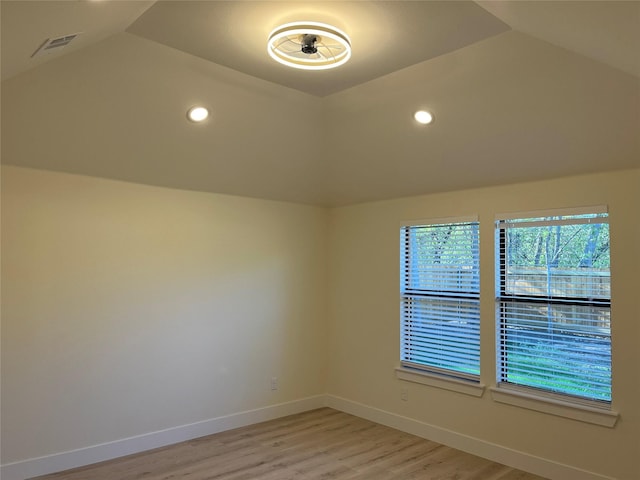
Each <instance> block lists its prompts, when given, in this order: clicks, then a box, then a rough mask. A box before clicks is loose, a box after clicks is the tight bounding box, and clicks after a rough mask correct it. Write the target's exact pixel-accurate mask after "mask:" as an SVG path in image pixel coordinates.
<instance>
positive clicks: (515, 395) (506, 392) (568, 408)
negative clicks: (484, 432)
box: [490, 386, 620, 428]
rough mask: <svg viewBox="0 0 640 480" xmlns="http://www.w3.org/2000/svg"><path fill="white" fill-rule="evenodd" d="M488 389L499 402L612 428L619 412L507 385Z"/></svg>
mask: <svg viewBox="0 0 640 480" xmlns="http://www.w3.org/2000/svg"><path fill="white" fill-rule="evenodd" d="M490 390H491V397H492V398H493V400H494V401H496V402H499V403H505V404H508V405H514V406H516V407H522V408H528V409H529V410H535V411H537V412H542V413H548V414H550V415H556V416H559V417H565V418H571V419H573V420H578V421H580V422H585V423H592V424H594V425H601V426H603V427H609V428H613V427H614V426H615V424H616V421H617V420H618V417H619V416H620V414H619V413H617V412H614V411H611V410H605V409H602V408H597V407H590V406H588V405H580V404H577V403H572V402H569V401H562V400H556V399H552V398H546V397H543V396H540V395H535V394H532V393H528V392H522V391H519V390H516V389H512V388H509V387H499V386H498V387H491V388H490Z"/></svg>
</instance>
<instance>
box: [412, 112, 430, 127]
mask: <svg viewBox="0 0 640 480" xmlns="http://www.w3.org/2000/svg"><path fill="white" fill-rule="evenodd" d="M413 118H415V119H416V122H418V123H421V124H422V125H428V124H429V123H431V122H433V115H432V114H431V113H429V112H427V111H426V110H418V111H417V112H416V113H414V114H413Z"/></svg>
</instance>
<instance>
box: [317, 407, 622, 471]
mask: <svg viewBox="0 0 640 480" xmlns="http://www.w3.org/2000/svg"><path fill="white" fill-rule="evenodd" d="M325 405H326V406H327V407H331V408H334V409H336V410H340V411H342V412H345V413H349V414H351V415H355V416H357V417H361V418H365V419H367V420H371V421H372V422H376V423H379V424H381V425H386V426H388V427H392V428H395V429H397V430H401V431H403V432H406V433H411V434H412V435H416V436H418V437H422V438H426V439H428V440H431V441H433V442H436V443H441V444H443V445H447V446H449V447H452V448H455V449H457V450H462V451H464V452H468V453H471V454H473V455H477V456H479V457H483V458H487V459H489V460H492V461H494V462H498V463H501V464H503V465H508V466H510V467H513V468H517V469H519V470H524V471H526V472H530V473H534V474H536V475H540V476H542V477H545V478H550V479H554V480H615V479H614V478H612V477H607V476H603V475H600V474H597V473H593V472H588V471H585V470H581V469H579V468H576V467H572V466H570V465H565V464H562V463H557V462H554V461H552V460H548V459H545V458H541V457H536V456H534V455H530V454H528V453H523V452H520V451H517V450H512V449H510V448H507V447H504V446H501V445H496V444H494V443H490V442H486V441H484V440H480V439H478V438H474V437H469V436H467V435H462V434H460V433H456V432H454V431H451V430H446V429H444V428H440V427H436V426H434V425H429V424H427V423H423V422H420V421H418V420H414V419H412V418H408V417H404V416H402V415H398V414H395V413H391V412H387V411H385V410H380V409H378V408H375V407H371V406H369V405H364V404H362V403H357V402H353V401H351V400H347V399H345V398H341V397H336V396H334V395H327V396H326V402H325Z"/></svg>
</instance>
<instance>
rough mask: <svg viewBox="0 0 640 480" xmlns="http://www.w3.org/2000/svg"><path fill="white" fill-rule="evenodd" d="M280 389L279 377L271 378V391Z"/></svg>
mask: <svg viewBox="0 0 640 480" xmlns="http://www.w3.org/2000/svg"><path fill="white" fill-rule="evenodd" d="M277 389H278V377H271V390H277Z"/></svg>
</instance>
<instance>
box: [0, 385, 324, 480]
mask: <svg viewBox="0 0 640 480" xmlns="http://www.w3.org/2000/svg"><path fill="white" fill-rule="evenodd" d="M325 398H326V397H325V396H324V395H318V396H315V397H308V398H303V399H301V400H295V401H292V402H287V403H280V404H278V405H271V406H268V407H263V408H258V409H255V410H249V411H245V412H240V413H234V414H232V415H226V416H223V417H217V418H212V419H209V420H204V421H202V422H197V423H192V424H189V425H182V426H179V427H174V428H169V429H166V430H161V431H157V432H151V433H147V434H144V435H139V436H136V437H130V438H124V439H122V440H116V441H114V442H109V443H103V444H100V445H93V446H90V447H86V448H80V449H78V450H72V451H69V452H62V453H56V454H54V455H47V456H44V457H38V458H31V459H28V460H24V461H20V462H14V463H8V464H5V465H2V466H1V467H0V478H1V479H2V480H25V479H27V478H31V477H37V476H39V475H46V474H49V473H54V472H60V471H62V470H68V469H70V468H77V467H82V466H85V465H90V464H92V463H97V462H103V461H105V460H111V459H114V458H118V457H123V456H125V455H131V454H134V453H140V452H144V451H146V450H151V449H154V448H159V447H164V446H167V445H172V444H174V443H179V442H184V441H186V440H191V439H194V438H198V437H204V436H206V435H211V434H214V433H218V432H222V431H225V430H231V429H233V428H238V427H244V426H246V425H251V424H254V423H259V422H264V421H267V420H273V419H274V418H279V417H285V416H287V415H293V414H295V413H300V412H305V411H307V410H313V409H316V408H321V407H323V406H324V405H325Z"/></svg>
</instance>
